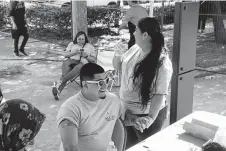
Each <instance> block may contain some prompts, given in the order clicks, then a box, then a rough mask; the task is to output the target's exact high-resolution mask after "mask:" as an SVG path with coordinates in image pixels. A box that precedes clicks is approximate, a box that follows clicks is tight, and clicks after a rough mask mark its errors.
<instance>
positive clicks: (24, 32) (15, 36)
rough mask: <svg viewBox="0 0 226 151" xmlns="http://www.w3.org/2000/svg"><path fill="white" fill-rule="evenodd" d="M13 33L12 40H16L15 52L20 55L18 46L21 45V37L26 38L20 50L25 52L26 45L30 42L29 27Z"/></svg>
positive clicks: (20, 28) (13, 30) (12, 31)
mask: <svg viewBox="0 0 226 151" xmlns="http://www.w3.org/2000/svg"><path fill="white" fill-rule="evenodd" d="M11 33H12V38H13V39H14V52H16V53H18V51H19V49H18V44H19V39H20V36H23V37H24V39H23V41H22V44H21V46H20V50H24V47H25V45H26V43H27V41H28V38H29V34H28V29H27V27H19V28H18V29H16V30H15V29H12V30H11Z"/></svg>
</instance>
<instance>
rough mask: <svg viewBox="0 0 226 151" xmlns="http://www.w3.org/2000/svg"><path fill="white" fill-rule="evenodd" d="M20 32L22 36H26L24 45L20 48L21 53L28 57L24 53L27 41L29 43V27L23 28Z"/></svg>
mask: <svg viewBox="0 0 226 151" xmlns="http://www.w3.org/2000/svg"><path fill="white" fill-rule="evenodd" d="M20 32H21V35H23V36H24V39H23V41H22V44H21V46H20V52H21V53H23V54H24V55H25V56H27V53H26V52H25V51H24V47H25V45H26V44H27V41H28V38H29V34H28V29H27V27H23V28H21V29H20Z"/></svg>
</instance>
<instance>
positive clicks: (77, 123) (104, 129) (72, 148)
mask: <svg viewBox="0 0 226 151" xmlns="http://www.w3.org/2000/svg"><path fill="white" fill-rule="evenodd" d="M80 81H81V91H80V92H79V93H78V94H76V95H74V96H72V97H71V98H69V99H68V100H66V101H65V102H64V103H63V104H62V106H61V107H60V109H59V111H58V114H57V125H58V128H59V132H60V137H61V141H62V143H61V147H60V151H107V148H108V145H109V142H110V141H111V137H112V133H113V129H114V125H115V123H116V120H117V119H118V118H119V117H120V116H121V103H120V100H119V98H118V97H117V96H116V95H115V94H113V93H110V92H107V85H108V82H109V77H108V74H107V73H105V71H104V69H103V68H102V67H101V66H99V65H97V64H95V63H87V64H85V65H84V66H83V67H82V68H81V72H80ZM114 150H115V149H114Z"/></svg>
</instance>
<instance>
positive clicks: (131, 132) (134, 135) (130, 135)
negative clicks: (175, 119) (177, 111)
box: [126, 106, 167, 149]
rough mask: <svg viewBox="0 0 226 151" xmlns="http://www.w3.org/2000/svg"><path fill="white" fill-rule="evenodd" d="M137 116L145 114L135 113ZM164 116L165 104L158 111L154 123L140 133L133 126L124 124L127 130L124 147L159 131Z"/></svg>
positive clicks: (165, 113)
mask: <svg viewBox="0 0 226 151" xmlns="http://www.w3.org/2000/svg"><path fill="white" fill-rule="evenodd" d="M137 116H140V117H142V116H147V115H137ZM166 117H167V106H165V107H164V108H163V109H161V110H160V111H159V114H158V116H157V118H156V120H155V121H154V123H153V124H152V125H151V126H150V127H149V128H148V129H145V130H144V131H143V133H141V132H140V131H139V130H137V129H136V128H134V127H133V126H126V131H127V142H126V149H128V148H130V147H132V146H133V145H135V144H137V143H139V142H140V141H143V140H145V139H146V138H148V137H150V136H152V135H154V134H155V133H157V132H159V131H160V130H161V129H162V126H163V124H164V122H165V119H166Z"/></svg>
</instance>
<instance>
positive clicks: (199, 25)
mask: <svg viewBox="0 0 226 151" xmlns="http://www.w3.org/2000/svg"><path fill="white" fill-rule="evenodd" d="M200 28H201V16H200V15H199V21H198V30H200Z"/></svg>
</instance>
